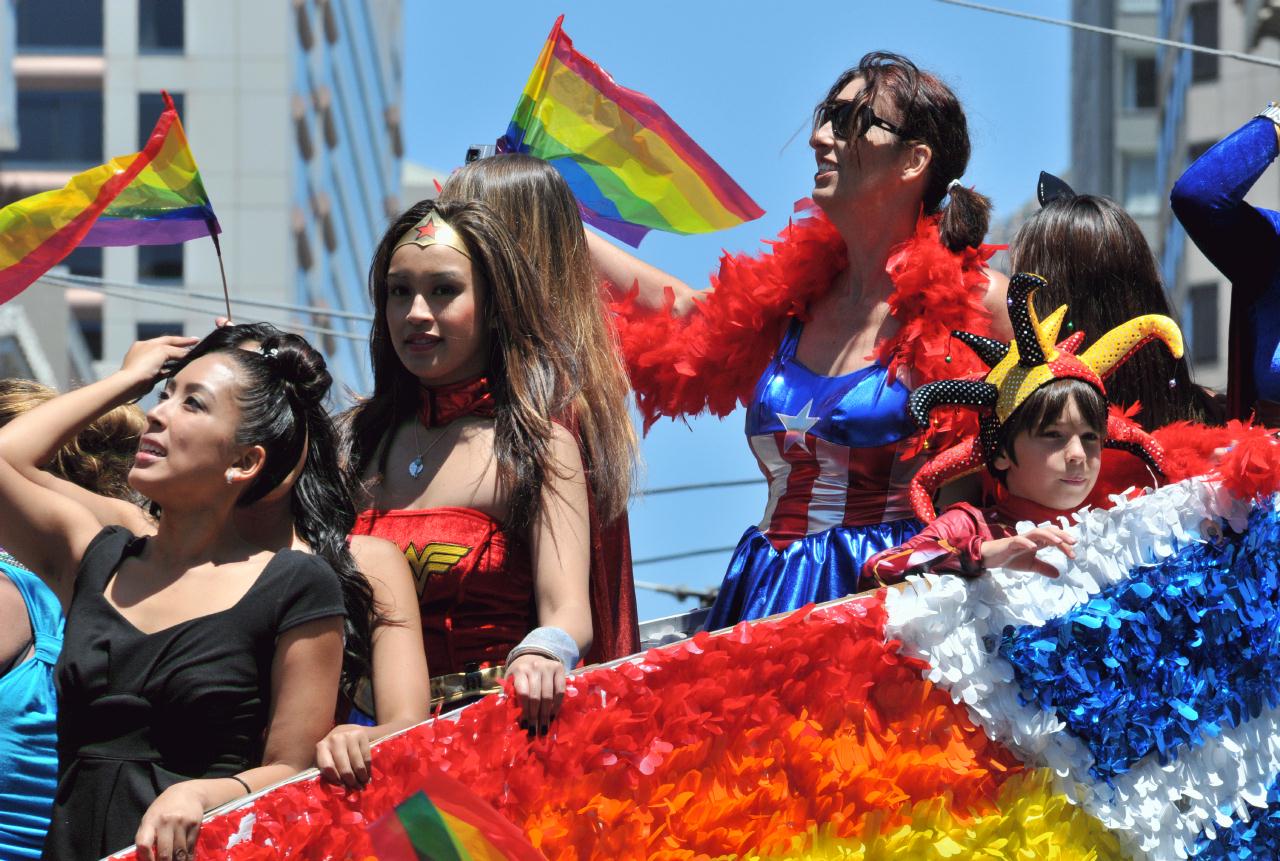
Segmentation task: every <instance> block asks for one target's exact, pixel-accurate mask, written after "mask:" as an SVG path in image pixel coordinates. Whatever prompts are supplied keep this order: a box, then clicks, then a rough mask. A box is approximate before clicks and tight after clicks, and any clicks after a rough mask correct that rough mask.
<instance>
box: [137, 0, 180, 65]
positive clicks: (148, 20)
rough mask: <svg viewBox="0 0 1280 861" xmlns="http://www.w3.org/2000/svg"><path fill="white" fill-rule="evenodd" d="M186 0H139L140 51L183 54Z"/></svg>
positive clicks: (144, 52)
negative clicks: (184, 4)
mask: <svg viewBox="0 0 1280 861" xmlns="http://www.w3.org/2000/svg"><path fill="white" fill-rule="evenodd" d="M183 3H184V0H138V53H140V54H181V53H182V49H183V47H184V45H185V39H184V30H185V28H184V26H183V18H182V15H183V10H182V7H183Z"/></svg>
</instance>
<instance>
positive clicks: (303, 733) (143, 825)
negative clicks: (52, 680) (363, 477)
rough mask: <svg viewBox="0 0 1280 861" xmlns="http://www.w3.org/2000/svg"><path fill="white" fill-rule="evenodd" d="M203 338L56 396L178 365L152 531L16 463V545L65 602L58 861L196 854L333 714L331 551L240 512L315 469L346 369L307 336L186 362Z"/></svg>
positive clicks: (153, 471)
mask: <svg viewBox="0 0 1280 861" xmlns="http://www.w3.org/2000/svg"><path fill="white" fill-rule="evenodd" d="M189 344H190V339H182V338H172V339H161V340H156V341H150V342H146V343H144V344H139V345H136V346H135V347H134V349H132V350H131V351H130V352H129V354H128V355H127V356H126V357H125V362H124V367H123V368H122V369H121V370H120V371H118V372H117V373H115V374H113V375H111V376H110V377H107V378H106V379H105V380H102V381H101V382H98V383H94V384H92V385H90V386H86V387H84V388H82V389H79V390H77V391H75V392H72V393H70V394H68V395H64V396H63V397H61V398H58V399H56V400H54V401H51V402H50V403H48V404H45V405H44V406H42V407H40V409H41V410H46V411H48V412H47V413H46V414H48V415H50V416H51V417H54V416H56V413H54V412H53V411H56V410H64V411H75V412H76V413H85V412H93V411H101V410H103V409H105V408H107V407H108V406H109V405H111V404H114V403H117V402H119V401H121V400H123V399H126V398H128V397H131V396H136V395H138V394H140V393H143V392H145V391H147V390H148V389H150V388H151V386H152V385H153V384H154V383H155V381H156V380H157V379H159V378H160V377H161V376H162V375H169V379H168V380H167V381H166V384H165V389H164V392H163V394H162V395H161V398H160V402H159V403H158V405H157V406H156V407H154V408H153V409H152V410H151V411H150V412H149V413H148V414H147V420H148V428H147V432H146V434H144V436H143V437H142V440H141V443H140V445H139V450H138V454H137V458H136V460H135V463H134V466H133V469H132V470H131V471H130V473H129V482H130V484H131V485H132V486H133V487H134V489H136V490H137V491H138V492H139V493H141V494H143V495H144V496H146V497H148V498H150V499H151V500H152V501H153V502H154V503H156V504H157V505H158V506H159V508H160V510H161V512H162V514H161V516H160V518H159V524H158V528H157V531H156V533H155V534H154V535H152V536H149V537H144V538H139V537H135V536H134V535H133V534H132V533H130V532H129V531H128V530H126V529H124V528H122V527H109V528H107V529H100V528H99V524H98V520H97V518H96V517H95V516H94V515H93V514H92V513H90V512H89V511H88V510H87V509H85V508H83V507H82V506H80V505H79V504H78V503H76V502H75V501H73V500H69V499H67V498H66V497H65V496H62V495H60V494H58V493H55V492H52V491H49V490H47V489H45V488H43V487H40V486H38V485H36V484H34V483H33V482H31V481H29V480H28V479H26V478H24V477H23V476H22V475H21V474H20V473H19V472H18V471H16V470H15V469H13V467H11V466H10V465H9V464H8V463H6V462H4V461H3V460H0V505H3V506H4V508H5V511H6V516H5V517H4V518H0V544H2V545H4V546H6V547H7V548H9V549H10V552H12V553H13V554H14V555H15V556H17V558H18V559H19V560H20V561H22V562H23V563H24V564H26V565H29V566H31V567H32V569H33V570H36V571H39V572H40V573H41V575H42V577H43V578H44V579H45V581H46V582H47V583H48V585H49V586H50V587H51V588H52V589H53V590H54V592H55V593H57V594H58V596H59V598H60V599H61V601H62V603H63V606H64V607H66V608H67V629H66V636H65V640H64V649H63V653H62V657H61V659H60V660H59V663H58V671H57V676H58V679H57V680H58V690H59V698H60V703H59V716H58V730H59V780H58V790H57V795H56V798H55V804H54V814H53V822H52V826H51V828H50V832H49V839H48V842H47V843H46V846H45V853H44V857H45V858H56V859H59V861H74V859H93V858H99V857H102V856H103V855H106V854H108V853H110V852H113V851H115V850H117V849H120V848H122V847H124V846H126V845H128V844H129V843H130V842H137V843H138V846H139V850H140V853H139V854H140V857H141V858H143V859H153V858H154V859H162V861H170V859H172V861H185V859H187V858H189V857H190V854H191V852H192V851H193V850H194V847H195V841H196V834H197V832H198V829H199V824H200V819H201V817H202V815H203V814H204V812H205V811H206V810H208V809H209V808H212V807H215V806H217V805H220V804H223V803H225V802H227V801H230V800H232V799H233V798H236V797H237V796H240V795H243V794H245V793H247V792H251V791H253V790H255V789H258V788H261V787H264V786H266V785H268V784H271V783H274V782H276V781H278V780H281V779H283V778H285V777H288V776H290V775H292V774H294V773H296V772H297V771H300V770H301V769H303V768H305V767H307V766H308V765H310V764H311V759H312V754H313V751H314V749H315V744H316V742H317V741H319V739H320V738H322V737H323V736H324V734H325V733H326V732H327V731H328V730H329V728H330V726H331V723H332V722H331V720H330V716H331V715H332V706H333V702H334V699H335V697H336V693H337V686H338V677H339V671H340V667H341V663H342V616H343V613H344V611H343V600H342V588H341V586H340V583H339V580H338V577H337V575H335V573H334V571H333V569H332V568H330V567H329V566H328V565H327V564H326V563H325V562H323V561H322V560H321V559H319V558H317V557H316V556H314V555H310V554H304V553H299V552H296V551H291V550H286V551H281V552H279V553H274V554H273V553H270V552H267V551H263V550H261V549H259V548H258V547H255V546H253V545H251V544H249V543H247V542H245V541H244V540H243V539H241V538H240V537H239V533H238V531H237V530H236V529H235V528H234V526H233V524H232V514H233V511H234V510H235V508H236V507H238V506H244V505H249V504H252V503H253V502H254V501H255V500H257V499H260V498H261V497H262V496H263V495H264V494H266V493H268V492H269V491H270V490H271V489H272V488H273V487H275V486H276V485H277V484H279V483H280V481H281V480H282V479H284V478H285V477H286V476H287V475H288V474H289V473H290V471H291V470H292V469H293V468H294V466H295V465H296V464H297V463H298V461H299V459H300V456H301V454H302V450H303V447H304V446H305V445H306V436H307V434H306V431H305V426H306V425H305V417H306V415H307V414H308V412H309V411H311V410H315V409H318V408H319V407H320V403H321V401H322V400H323V398H324V396H325V394H326V393H327V391H328V388H329V383H330V378H329V374H328V372H327V371H326V370H325V368H324V362H323V359H321V358H320V356H319V355H318V354H317V353H316V352H315V351H314V350H312V349H311V348H310V347H309V346H308V345H307V344H306V342H305V341H303V340H302V339H301V338H298V337H296V336H292V335H280V336H278V337H276V338H274V339H271V340H270V341H267V342H264V343H263V344H262V348H261V350H260V351H257V352H250V351H247V350H239V349H228V350H218V351H212V352H206V353H202V354H199V355H198V357H197V358H194V359H190V360H187V359H186V354H187V347H188V345H189ZM197 353H200V351H197ZM53 423H54V424H60V423H59V422H57V421H56V420H55V421H54V422H53ZM313 468H315V467H313V466H312V465H311V464H310V463H308V465H306V466H304V469H313ZM321 480H331V481H339V477H338V476H337V475H336V474H335V475H333V476H328V477H321ZM303 516H315V515H314V514H312V513H310V512H306V513H304V514H303Z"/></svg>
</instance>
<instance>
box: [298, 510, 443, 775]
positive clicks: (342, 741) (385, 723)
mask: <svg viewBox="0 0 1280 861" xmlns="http://www.w3.org/2000/svg"><path fill="white" fill-rule="evenodd" d="M351 554H352V555H353V556H354V557H355V560H356V565H357V566H358V567H359V568H360V573H362V574H364V576H365V577H366V578H368V580H369V584H370V585H371V586H373V600H374V604H375V605H376V606H377V607H378V609H379V610H380V611H381V612H382V614H383V616H384V617H385V618H386V620H387V621H386V623H385V624H381V625H378V626H377V627H376V628H375V629H374V631H373V680H372V681H373V706H374V720H376V721H377V722H378V725H377V726H357V725H356V724H343V725H341V726H337V727H334V728H333V729H332V730H330V731H329V734H328V735H326V736H325V737H324V738H323V739H322V740H321V741H320V743H319V744H317V745H316V766H317V767H318V768H319V769H320V771H321V773H322V774H323V775H324V776H325V778H327V779H328V780H331V781H333V782H334V783H345V784H346V785H347V786H352V787H354V786H358V785H362V784H364V783H366V782H368V780H369V773H370V772H369V768H370V765H371V764H372V762H373V754H372V751H371V749H370V745H371V744H372V743H373V742H375V741H377V740H378V739H380V738H382V737H383V736H388V735H391V734H392V733H395V732H399V731H400V730H402V729H406V728H408V727H411V726H413V725H414V724H416V723H420V722H421V721H424V720H426V719H427V716H428V714H429V713H430V711H431V682H430V678H429V676H428V673H427V655H426V650H425V649H424V648H423V645H422V617H421V615H420V613H419V610H418V593H417V590H416V589H415V588H414V585H413V573H412V572H411V571H410V570H409V563H408V562H406V561H405V558H404V554H403V553H401V552H400V548H399V547H396V546H395V545H394V544H392V543H391V542H390V541H383V540H382V539H381V538H371V537H369V536H367V535H357V536H355V537H353V538H352V539H351Z"/></svg>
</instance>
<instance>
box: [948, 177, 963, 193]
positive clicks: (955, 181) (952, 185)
mask: <svg viewBox="0 0 1280 861" xmlns="http://www.w3.org/2000/svg"><path fill="white" fill-rule="evenodd" d="M959 184H960V177H958V176H957V177H956V178H955V179H953V180H951V182H949V183H947V194H950V193H951V189H953V188H955V187H956V186H957V185H959Z"/></svg>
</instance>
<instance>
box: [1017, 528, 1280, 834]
mask: <svg viewBox="0 0 1280 861" xmlns="http://www.w3.org/2000/svg"><path fill="white" fill-rule="evenodd" d="M1278 572H1280V516H1278V514H1277V511H1276V509H1275V506H1274V504H1272V503H1266V504H1263V505H1259V506H1257V507H1255V509H1254V511H1253V513H1252V514H1251V516H1250V519H1249V528H1248V530H1247V531H1246V532H1245V533H1243V535H1236V536H1229V537H1228V538H1227V539H1226V540H1225V541H1224V542H1223V543H1222V544H1221V545H1214V544H1209V543H1199V542H1197V543H1195V544H1191V545H1188V546H1186V547H1184V548H1182V550H1181V551H1180V552H1179V553H1177V554H1176V555H1175V556H1173V557H1171V558H1169V559H1166V560H1165V561H1163V562H1161V563H1159V564H1157V565H1153V566H1143V567H1141V568H1139V569H1135V570H1134V571H1132V572H1130V575H1129V577H1128V578H1127V579H1126V580H1125V581H1123V582H1122V583H1119V584H1117V585H1115V586H1113V587H1112V588H1110V589H1108V590H1106V591H1104V592H1102V593H1100V594H1099V595H1096V596H1094V597H1093V598H1092V599H1091V600H1089V601H1088V603H1086V604H1084V605H1082V606H1079V607H1076V608H1074V609H1073V610H1072V611H1071V612H1069V613H1067V614H1065V615H1063V616H1061V617H1059V618H1057V619H1055V620H1053V621H1052V622H1050V623H1048V624H1046V625H1045V626H1044V627H1042V628H1035V627H1021V628H1018V629H1013V628H1010V629H1006V631H1005V634H1004V637H1003V640H1002V643H1001V646H1000V654H1001V656H1002V657H1004V658H1005V659H1006V660H1007V661H1009V663H1010V664H1011V665H1012V666H1013V668H1014V671H1015V674H1016V678H1017V681H1018V683H1019V685H1020V686H1021V688H1022V692H1023V696H1024V697H1025V698H1026V699H1025V701H1026V702H1034V703H1036V704H1037V705H1038V706H1039V707H1041V708H1044V709H1048V710H1052V711H1054V712H1055V713H1056V714H1057V715H1058V717H1059V718H1060V719H1061V720H1062V721H1063V722H1064V723H1065V724H1066V725H1067V726H1068V728H1069V730H1070V732H1071V733H1073V734H1074V735H1076V736H1077V737H1078V738H1080V739H1081V740H1082V741H1083V742H1084V743H1085V744H1086V745H1087V746H1088V748H1089V750H1090V752H1091V753H1092V754H1093V757H1094V765H1093V767H1092V768H1091V769H1090V771H1091V773H1092V774H1093V775H1094V776H1095V777H1097V778H1099V779H1102V780H1108V781H1109V780H1110V778H1112V777H1114V776H1115V775H1118V774H1123V773H1124V772H1126V771H1128V770H1129V769H1130V768H1131V767H1132V766H1133V765H1134V764H1135V763H1136V762H1137V761H1138V760H1140V759H1141V758H1142V757H1144V756H1146V755H1147V754H1148V753H1153V752H1154V753H1155V755H1157V756H1158V757H1159V759H1160V761H1161V762H1162V763H1167V762H1168V761H1169V760H1170V759H1171V758H1173V757H1174V756H1176V755H1177V751H1178V749H1179V748H1180V747H1182V746H1183V745H1186V744H1191V745H1196V744H1199V743H1201V741H1202V740H1203V738H1204V737H1212V736H1216V735H1217V734H1218V733H1219V731H1220V729H1221V728H1222V727H1224V726H1237V725H1239V724H1241V723H1244V722H1245V721H1248V720H1249V719H1250V718H1252V717H1256V716H1257V715H1258V713H1259V712H1260V711H1261V710H1262V709H1263V708H1264V707H1269V706H1274V705H1275V704H1276V703H1277V701H1278V700H1280V630H1278V626H1280V575H1278ZM1241 857H1245V856H1241ZM1257 857H1280V856H1257Z"/></svg>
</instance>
